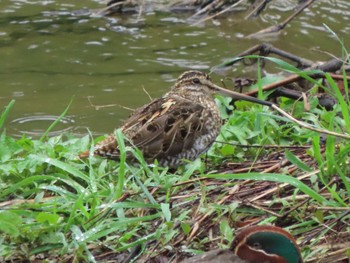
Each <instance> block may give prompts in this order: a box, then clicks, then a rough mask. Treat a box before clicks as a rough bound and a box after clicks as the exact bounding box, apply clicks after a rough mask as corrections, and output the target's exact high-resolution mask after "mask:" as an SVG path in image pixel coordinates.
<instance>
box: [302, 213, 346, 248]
mask: <svg viewBox="0 0 350 263" xmlns="http://www.w3.org/2000/svg"><path fill="white" fill-rule="evenodd" d="M349 214H350V209H348V210H347V211H345V212H344V213H342V214H341V215H340V216H339V217H337V218H335V219H333V220H331V221H330V222H328V223H327V225H323V226H320V227H319V230H317V231H315V233H313V234H311V235H309V236H308V237H307V238H306V239H305V240H304V241H303V242H302V243H303V244H306V243H307V242H310V241H311V239H313V238H314V237H315V236H317V235H318V234H320V232H322V231H323V229H325V228H326V227H327V228H331V225H333V224H336V223H337V222H339V221H340V220H341V219H342V218H343V217H346V216H347V215H349Z"/></svg>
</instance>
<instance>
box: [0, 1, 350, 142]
mask: <svg viewBox="0 0 350 263" xmlns="http://www.w3.org/2000/svg"><path fill="white" fill-rule="evenodd" d="M101 2H102V1H101ZM101 2H99V1H92V0H85V1H68V0H56V1H43V0H40V1H35V0H21V1H20V0H17V1H16V0H6V1H0V54H1V63H0V106H1V108H3V107H4V106H6V105H7V104H8V103H9V102H10V100H11V99H15V100H16V103H15V105H14V107H13V108H12V110H11V113H10V115H9V117H8V119H7V121H6V123H5V128H6V129H7V133H8V134H10V135H13V136H21V135H22V134H23V133H26V134H28V135H29V136H32V137H37V136H40V134H42V133H43V132H44V131H45V130H46V129H47V128H48V127H49V125H50V124H51V123H52V122H53V121H54V120H55V119H56V118H57V117H58V116H59V115H60V114H61V113H62V112H63V111H64V109H65V108H66V106H67V105H68V103H69V101H70V100H71V98H72V97H73V96H74V102H73V104H72V106H71V108H70V110H69V113H68V114H67V115H66V117H65V118H64V119H63V120H62V121H61V123H60V124H59V125H58V126H57V127H56V129H55V131H54V132H53V133H51V135H55V134H59V133H61V132H62V131H69V132H70V133H74V134H77V135H84V134H87V133H88V130H90V131H91V132H92V134H94V135H99V134H107V133H110V132H112V131H113V129H114V128H116V127H118V125H120V124H121V122H122V120H123V119H125V118H126V117H127V116H128V115H129V114H130V110H127V109H125V108H124V107H128V108H136V107H139V106H141V105H143V104H145V103H147V102H149V101H150V98H149V97H148V95H147V94H146V92H145V91H144V90H147V92H148V93H149V94H150V95H151V96H152V97H153V98H156V97H159V96H161V94H163V93H165V92H166V91H168V89H169V87H170V86H171V85H172V83H173V82H174V79H176V78H177V77H178V76H179V74H181V73H182V72H183V71H185V70H188V69H199V70H203V71H209V70H210V68H211V67H212V66H215V65H217V64H220V63H222V62H223V61H225V60H227V59H229V58H232V57H234V56H235V55H236V54H238V53H239V52H241V51H243V50H245V49H247V48H248V47H250V46H253V45H255V44H258V43H262V42H268V43H271V44H272V45H274V46H276V47H278V48H282V49H284V50H287V51H290V52H292V53H294V54H296V55H299V56H302V57H305V58H307V59H311V60H315V61H325V60H328V59H330V56H329V55H328V54H327V52H329V53H331V54H334V55H336V56H341V54H342V51H341V47H340V45H339V43H338V42H337V41H336V40H335V38H334V37H332V35H331V34H330V33H329V32H328V31H327V30H326V28H325V27H324V26H323V24H326V25H328V26H329V27H330V28H331V29H332V30H334V32H336V33H337V34H338V36H339V37H340V38H342V39H343V40H344V42H345V43H346V44H348V43H350V34H349V33H350V26H349V18H350V2H349V1H346V0H343V1H342V0H340V1H339V0H337V1H316V2H315V3H314V4H313V5H312V6H311V7H310V8H309V9H307V10H305V11H304V12H303V13H302V14H301V15H300V16H298V17H297V18H296V19H295V20H293V21H292V22H291V23H290V24H289V25H288V26H287V27H286V29H284V30H283V31H282V32H281V33H279V34H274V35H270V36H266V37H264V38H263V39H247V38H244V36H246V35H248V34H250V33H254V32H256V31H258V30H261V29H263V28H266V27H269V26H271V25H273V24H276V23H277V22H281V21H282V20H284V19H286V18H287V17H288V16H289V15H291V14H292V11H293V8H294V7H295V4H296V2H297V1H287V0H283V1H277V0H276V1H272V2H271V3H270V4H269V6H268V8H267V10H265V11H264V12H263V13H262V14H261V16H260V17H258V18H255V19H250V20H245V19H244V17H245V16H246V15H247V13H248V11H245V10H247V8H248V6H247V5H242V6H241V7H240V12H234V13H231V14H230V15H229V16H225V17H222V18H220V17H219V18H216V19H214V20H209V21H206V22H204V23H200V24H199V25H196V26H191V23H190V22H189V21H188V20H187V18H188V17H189V16H190V14H189V13H185V14H178V13H176V14H175V13H161V12H152V13H148V14H141V15H140V14H128V15H115V16H113V17H109V18H107V17H93V16H88V15H85V16H82V15H81V16H75V15H72V11H74V10H78V9H82V8H101V7H103V6H104V5H103V3H101ZM250 70H251V69H249V68H248V69H243V70H242V67H241V68H232V69H230V70H229V72H228V73H229V75H230V76H233V77H239V76H247V75H248V76H255V75H254V74H255V73H254V72H249V71H250ZM220 77H222V76H218V75H215V74H214V75H213V79H214V80H215V81H216V82H218V81H219V79H220ZM93 105H97V106H101V107H94V106H93ZM121 106H123V107H121Z"/></svg>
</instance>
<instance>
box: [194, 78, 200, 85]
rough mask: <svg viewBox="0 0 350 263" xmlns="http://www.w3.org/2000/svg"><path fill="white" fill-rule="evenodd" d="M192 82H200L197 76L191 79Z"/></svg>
mask: <svg viewBox="0 0 350 263" xmlns="http://www.w3.org/2000/svg"><path fill="white" fill-rule="evenodd" d="M192 82H193V83H194V84H199V83H200V80H199V79H198V78H194V79H193V80H192Z"/></svg>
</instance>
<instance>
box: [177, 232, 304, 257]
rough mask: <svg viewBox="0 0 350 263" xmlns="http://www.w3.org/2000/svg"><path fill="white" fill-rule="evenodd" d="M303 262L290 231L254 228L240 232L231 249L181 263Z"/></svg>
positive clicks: (210, 252)
mask: <svg viewBox="0 0 350 263" xmlns="http://www.w3.org/2000/svg"><path fill="white" fill-rule="evenodd" d="M218 262H220V263H302V262H303V260H302V258H301V255H300V251H299V248H298V245H297V244H296V242H295V240H294V238H293V236H292V235H291V234H289V233H288V232H287V231H285V230H283V229H282V228H279V227H274V226H252V227H248V228H246V229H244V230H243V231H241V232H240V233H239V234H238V235H237V236H236V238H235V239H234V241H233V243H232V245H231V248H230V249H217V250H213V251H209V252H206V253H203V254H201V255H197V256H194V257H191V258H188V259H185V260H184V261H182V262H181V263H218Z"/></svg>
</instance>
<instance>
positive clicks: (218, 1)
mask: <svg viewBox="0 0 350 263" xmlns="http://www.w3.org/2000/svg"><path fill="white" fill-rule="evenodd" d="M220 1H221V0H216V1H213V2H212V3H211V4H208V5H207V6H205V7H204V8H202V9H200V10H199V11H198V12H197V13H195V14H194V15H192V16H191V17H190V19H193V17H195V16H198V15H201V14H203V13H205V12H206V11H208V10H210V8H212V7H213V6H215V5H216V4H218V3H220Z"/></svg>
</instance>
